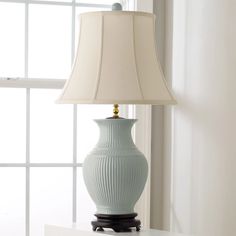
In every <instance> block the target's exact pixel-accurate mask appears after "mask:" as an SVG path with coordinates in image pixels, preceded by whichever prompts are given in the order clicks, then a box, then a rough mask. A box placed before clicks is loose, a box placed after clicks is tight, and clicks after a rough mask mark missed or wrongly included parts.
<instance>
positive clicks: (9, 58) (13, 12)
mask: <svg viewBox="0 0 236 236" xmlns="http://www.w3.org/2000/svg"><path fill="white" fill-rule="evenodd" d="M24 10H25V7H24V5H23V4H15V3H0V30H1V36H0V52H1V53H0V77H11V76H12V77H23V76H24V35H25V32H24V28H25V23H24V21H25V11H24Z"/></svg>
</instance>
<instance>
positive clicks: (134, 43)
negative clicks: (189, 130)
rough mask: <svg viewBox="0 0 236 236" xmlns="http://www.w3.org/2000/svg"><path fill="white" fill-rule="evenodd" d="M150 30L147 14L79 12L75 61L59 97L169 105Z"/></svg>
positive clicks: (152, 25) (62, 99) (61, 100)
mask: <svg viewBox="0 0 236 236" xmlns="http://www.w3.org/2000/svg"><path fill="white" fill-rule="evenodd" d="M154 29H155V15H153V14H150V13H143V12H130V11H105V12H89V13H84V14H81V15H80V34H79V40H78V47H77V54H76V57H75V61H74V66H73V69H72V73H71V76H70V78H69V80H68V81H67V82H66V84H65V87H64V90H63V92H62V94H61V96H60V98H59V100H58V102H59V103H74V104H76V103H85V104H89V103H94V104H157V105H162V104H174V103H175V100H174V98H173V96H172V95H171V92H170V90H169V89H168V87H167V84H166V81H165V79H164V76H163V72H162V69H161V66H160V63H159V61H158V58H157V55H156V47H155V31H154Z"/></svg>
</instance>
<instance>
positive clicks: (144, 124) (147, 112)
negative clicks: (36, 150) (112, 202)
mask: <svg viewBox="0 0 236 236" xmlns="http://www.w3.org/2000/svg"><path fill="white" fill-rule="evenodd" d="M0 2H7V3H9V2H12V3H22V4H25V68H24V71H25V72H24V78H0V87H5V88H25V89H26V91H27V92H26V159H25V163H0V167H25V171H26V172H25V173H26V179H25V181H26V182H25V183H26V190H25V191H26V192H25V194H26V199H25V235H26V236H30V169H31V168H32V167H71V168H73V201H72V204H73V205H72V209H73V210H72V221H73V222H76V221H77V216H76V204H77V200H76V199H77V196H76V192H77V167H82V163H78V162H77V147H76V143H77V139H76V138H77V105H73V162H72V163H31V162H30V149H29V148H30V125H29V124H30V123H29V122H30V89H32V88H38V89H40V88H42V89H61V88H63V86H64V84H65V81H66V80H65V79H49V78H48V79H46V78H44V79H41V78H37V79H35V78H33V79H31V78H29V77H28V25H29V4H45V5H46V4H50V5H62V6H71V9H72V30H71V33H72V42H71V63H73V59H74V52H75V20H76V17H75V9H76V7H78V6H82V7H96V8H110V5H104V4H84V3H76V2H75V0H72V2H54V1H41V0H34V1H32V0H0ZM124 2H126V1H124ZM126 8H127V9H135V10H138V11H147V12H152V11H153V2H152V0H130V1H129V2H128V4H127V5H126ZM122 115H123V116H126V117H136V118H137V119H138V120H139V121H138V122H137V124H136V127H135V131H134V139H135V143H136V145H137V146H138V147H139V149H140V150H141V151H142V152H143V153H144V155H145V156H146V158H147V161H148V164H149V167H150V168H149V174H148V180H147V183H146V186H145V190H144V192H143V194H142V196H141V198H140V200H139V201H138V203H137V205H136V211H137V212H138V214H139V219H140V220H141V222H142V225H143V226H144V227H150V175H151V106H150V105H147V106H133V109H131V111H130V110H128V109H127V108H125V107H124V109H123V111H122Z"/></svg>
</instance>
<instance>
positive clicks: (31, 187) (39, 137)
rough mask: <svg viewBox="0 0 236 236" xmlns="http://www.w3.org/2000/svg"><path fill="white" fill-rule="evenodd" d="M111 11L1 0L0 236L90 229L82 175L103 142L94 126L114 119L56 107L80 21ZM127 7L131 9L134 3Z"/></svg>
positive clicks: (74, 2) (104, 2)
mask: <svg viewBox="0 0 236 236" xmlns="http://www.w3.org/2000/svg"><path fill="white" fill-rule="evenodd" d="M112 3H113V1H111V0H99V1H98V0H96V1H95V0H51V1H47V0H11V1H8V0H0V32H1V37H0V52H1V53H0V77H1V78H0V144H1V145H0V189H1V191H0V222H1V223H0V235H4V236H12V235H17V236H42V235H43V225H44V224H45V222H47V223H51V224H66V223H71V222H77V221H86V222H90V221H91V217H92V215H93V214H94V212H95V206H94V204H93V202H92V201H91V200H90V197H89V196H88V194H87V191H86V189H85V186H84V183H83V179H82V169H81V167H82V163H83V159H84V157H85V155H86V153H87V152H88V151H89V150H91V148H92V147H93V146H94V144H95V142H96V140H97V136H98V128H97V126H96V124H95V123H93V121H92V119H93V118H104V117H107V116H110V113H111V111H112V108H111V106H109V105H99V106H93V105H80V106H76V105H56V104H55V100H56V98H57V97H58V95H59V94H60V90H58V89H60V88H62V87H63V85H64V82H65V78H68V76H69V73H70V69H71V64H72V62H73V58H74V53H75V47H76V46H75V45H76V39H77V35H78V24H77V19H76V18H77V15H78V14H80V13H82V12H86V11H96V10H110V7H111V4H112ZM122 3H123V5H124V7H125V8H127V9H128V8H129V9H133V8H134V1H122ZM148 110H150V109H148ZM137 111H139V112H137V113H140V114H141V113H142V111H143V109H141V108H138V109H137ZM123 113H124V114H125V116H126V117H127V116H133V115H134V113H136V112H134V109H133V108H132V109H131V108H128V107H123ZM142 116H143V117H145V115H142ZM145 119H147V117H145ZM144 121H145V120H143V122H144ZM140 126H141V124H140ZM142 127H143V129H140V131H141V132H144V131H145V135H139V132H138V131H137V132H135V136H137V137H138V136H140V137H143V138H145V137H146V127H145V126H143V125H142ZM138 141H139V140H138ZM140 142H141V141H140ZM141 146H144V149H145V150H146V149H148V148H147V146H146V145H142V142H141ZM145 150H144V152H145ZM146 151H147V152H148V150H146ZM147 196H148V195H147ZM84 203H86V204H84Z"/></svg>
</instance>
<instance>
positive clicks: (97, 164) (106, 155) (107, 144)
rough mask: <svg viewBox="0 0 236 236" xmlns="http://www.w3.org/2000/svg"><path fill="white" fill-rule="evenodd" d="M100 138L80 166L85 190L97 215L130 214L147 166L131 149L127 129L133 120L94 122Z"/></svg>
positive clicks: (132, 148)
mask: <svg viewBox="0 0 236 236" xmlns="http://www.w3.org/2000/svg"><path fill="white" fill-rule="evenodd" d="M95 122H96V123H97V124H98V126H99V128H100V138H99V141H98V143H97V145H96V146H95V148H94V149H93V150H92V151H91V152H90V154H89V155H88V156H87V157H86V159H85V161H84V164H83V176H84V181H85V185H86V187H87V190H88V192H89V194H90V196H91V198H92V199H93V201H94V202H95V204H96V207H97V213H98V214H110V215H115V214H118V215H120V214H130V213H134V205H135V203H136V202H137V200H138V199H139V197H140V195H141V193H142V191H143V188H144V186H145V182H146V179H147V172H148V165H147V161H146V158H145V157H144V155H143V154H142V153H141V152H140V151H139V150H138V149H137V147H136V146H135V144H134V142H133V140H132V136H131V128H132V126H133V124H134V123H135V122H136V120H135V119H101V120H95Z"/></svg>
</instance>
